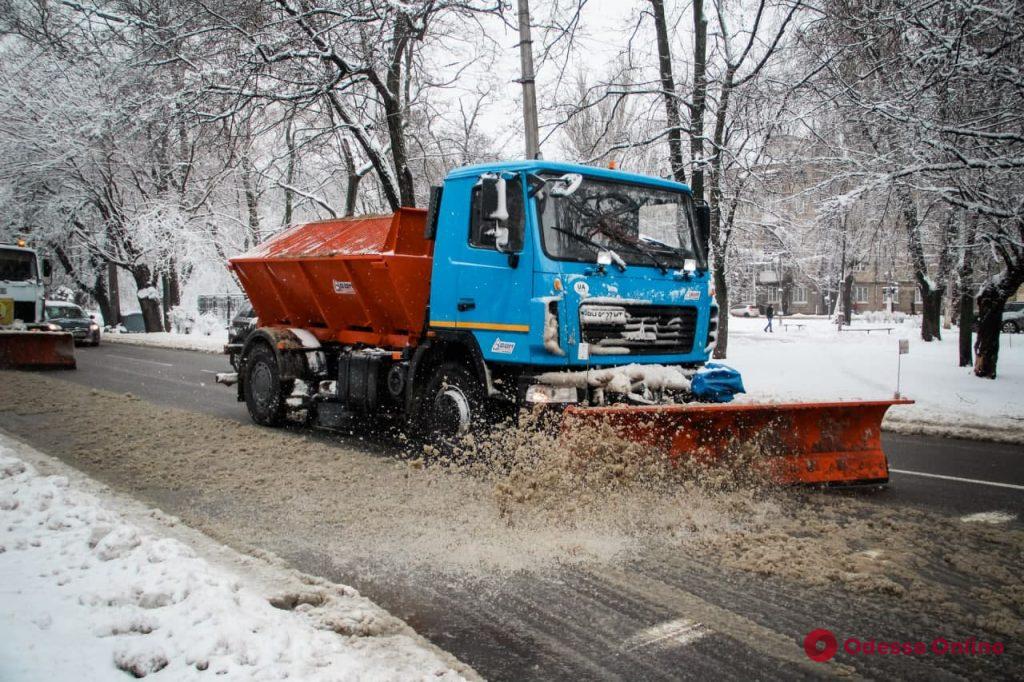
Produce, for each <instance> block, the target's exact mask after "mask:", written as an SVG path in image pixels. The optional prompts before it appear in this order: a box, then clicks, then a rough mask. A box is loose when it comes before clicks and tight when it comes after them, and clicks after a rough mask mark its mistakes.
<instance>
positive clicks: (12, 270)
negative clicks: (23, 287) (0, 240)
mask: <svg viewBox="0 0 1024 682" xmlns="http://www.w3.org/2000/svg"><path fill="white" fill-rule="evenodd" d="M35 279H36V257H35V254H33V253H32V252H31V251H15V250H13V249H0V282H29V281H35Z"/></svg>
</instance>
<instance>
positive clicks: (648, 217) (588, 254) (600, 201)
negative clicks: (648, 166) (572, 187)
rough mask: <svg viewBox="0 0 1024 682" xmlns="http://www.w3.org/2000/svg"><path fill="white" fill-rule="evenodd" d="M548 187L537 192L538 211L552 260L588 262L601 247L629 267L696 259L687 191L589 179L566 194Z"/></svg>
mask: <svg viewBox="0 0 1024 682" xmlns="http://www.w3.org/2000/svg"><path fill="white" fill-rule="evenodd" d="M542 177H545V179H547V178H553V177H555V176H542ZM550 187H551V185H548V187H547V188H545V189H543V190H542V191H540V192H538V193H537V215H538V217H539V219H540V224H541V232H542V234H543V238H544V251H545V252H546V253H547V254H548V256H550V257H551V258H554V259H556V260H571V261H581V262H585V263H593V262H595V260H596V258H597V252H598V251H599V250H600V249H604V248H606V249H609V250H612V251H615V252H616V253H617V254H619V255H620V256H621V257H622V259H623V260H624V261H625V262H626V263H628V264H630V265H647V266H652V265H653V266H658V267H661V268H662V269H665V268H669V267H674V268H678V267H682V265H683V262H684V261H685V260H686V259H688V258H692V259H697V257H698V256H697V254H696V250H695V249H694V237H693V235H694V229H693V223H694V218H693V206H692V203H693V202H692V201H691V199H690V196H689V195H688V194H685V193H683V192H675V191H671V190H664V189H657V188H654V187H644V186H642V185H633V184H626V183H619V182H608V181H604V180H594V179H590V178H584V179H583V182H582V183H581V184H580V186H579V188H578V189H577V190H576V191H575V192H573V193H572V194H571V195H569V196H553V195H552V194H551V192H550V189H549V188H550Z"/></svg>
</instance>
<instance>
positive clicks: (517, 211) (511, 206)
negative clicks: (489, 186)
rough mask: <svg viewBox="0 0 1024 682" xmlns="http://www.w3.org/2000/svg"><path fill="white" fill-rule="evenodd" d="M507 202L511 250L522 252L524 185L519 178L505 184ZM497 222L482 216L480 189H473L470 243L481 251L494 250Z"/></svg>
mask: <svg viewBox="0 0 1024 682" xmlns="http://www.w3.org/2000/svg"><path fill="white" fill-rule="evenodd" d="M505 200H506V202H507V205H508V222H507V223H506V225H505V226H506V227H507V228H508V238H509V249H510V250H511V251H521V250H522V248H523V185H522V182H521V181H520V180H519V177H518V176H517V177H516V178H514V179H512V180H506V182H505ZM497 226H498V221H497V220H490V219H489V218H484V217H483V215H481V202H480V188H479V187H474V188H473V196H472V198H471V200H470V205H469V243H470V244H471V245H472V246H476V247H478V248H481V249H494V250H497V247H496V246H495V245H494V235H495V229H494V228H496V227H497Z"/></svg>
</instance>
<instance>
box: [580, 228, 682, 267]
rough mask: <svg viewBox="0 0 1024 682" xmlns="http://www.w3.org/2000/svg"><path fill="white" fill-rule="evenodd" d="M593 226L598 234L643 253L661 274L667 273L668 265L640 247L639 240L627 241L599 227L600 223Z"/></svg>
mask: <svg viewBox="0 0 1024 682" xmlns="http://www.w3.org/2000/svg"><path fill="white" fill-rule="evenodd" d="M595 227H596V228H597V231H598V232H599V233H600V234H603V235H604V236H605V237H608V238H609V239H614V240H615V241H616V242H618V243H619V244H621V245H622V246H625V247H626V248H627V249H633V250H634V251H636V252H637V253H639V254H641V255H644V256H647V258H648V260H650V261H651V262H652V263H654V265H655V266H656V267H657V268H658V269H659V270H661V274H663V275H666V274H668V266H667V265H665V264H664V263H662V262H661V261H660V260H658V257H657V256H655V255H654V254H653V253H651V252H650V251H648V250H647V249H645V248H643V247H641V246H640V243H639V241H637V242H628V241H626V240H625V239H624V238H622V237H621V236H619V235H617V234H615V233H614V232H611V231H605V230H603V229H601V226H600V225H596V226H595ZM641 239H642V237H641Z"/></svg>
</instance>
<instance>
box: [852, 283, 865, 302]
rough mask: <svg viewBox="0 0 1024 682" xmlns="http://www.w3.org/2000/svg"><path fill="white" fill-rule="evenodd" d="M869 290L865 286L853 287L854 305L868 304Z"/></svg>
mask: <svg viewBox="0 0 1024 682" xmlns="http://www.w3.org/2000/svg"><path fill="white" fill-rule="evenodd" d="M868 300H869V299H868V288H867V287H865V286H860V285H856V286H854V287H853V302H854V303H867V302H868Z"/></svg>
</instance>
